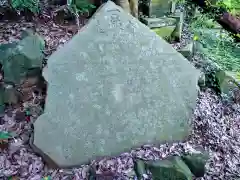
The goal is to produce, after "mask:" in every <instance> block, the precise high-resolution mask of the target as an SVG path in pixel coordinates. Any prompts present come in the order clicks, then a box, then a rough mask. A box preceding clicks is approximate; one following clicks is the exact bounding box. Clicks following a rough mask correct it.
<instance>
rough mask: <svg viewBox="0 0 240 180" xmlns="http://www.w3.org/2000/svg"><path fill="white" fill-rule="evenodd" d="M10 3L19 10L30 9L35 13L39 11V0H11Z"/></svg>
mask: <svg viewBox="0 0 240 180" xmlns="http://www.w3.org/2000/svg"><path fill="white" fill-rule="evenodd" d="M10 5H11V7H12V8H13V9H15V10H17V11H25V10H29V11H31V12H32V13H34V14H37V13H39V10H40V8H39V0H11V1H10Z"/></svg>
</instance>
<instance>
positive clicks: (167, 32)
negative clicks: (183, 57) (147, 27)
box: [151, 26, 176, 42]
mask: <svg viewBox="0 0 240 180" xmlns="http://www.w3.org/2000/svg"><path fill="white" fill-rule="evenodd" d="M175 28H176V26H164V27H159V28H152V29H151V30H153V31H154V32H155V33H156V34H157V35H159V36H160V37H162V38H163V39H165V40H166V41H168V42H170V41H172V33H173V31H174V30H175Z"/></svg>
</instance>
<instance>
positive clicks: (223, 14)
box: [190, 0, 240, 42]
mask: <svg viewBox="0 0 240 180" xmlns="http://www.w3.org/2000/svg"><path fill="white" fill-rule="evenodd" d="M190 2H191V3H194V4H196V5H197V6H199V7H201V8H202V9H203V12H204V13H207V14H213V15H214V17H215V20H216V21H217V22H218V23H219V24H220V25H221V26H222V27H223V28H224V29H225V30H227V31H229V32H230V33H232V34H233V35H234V38H235V40H236V41H237V42H240V19H239V18H237V17H234V16H233V15H232V14H231V13H230V12H228V11H227V9H225V8H223V7H217V6H214V5H209V4H208V3H209V1H207V0H190Z"/></svg>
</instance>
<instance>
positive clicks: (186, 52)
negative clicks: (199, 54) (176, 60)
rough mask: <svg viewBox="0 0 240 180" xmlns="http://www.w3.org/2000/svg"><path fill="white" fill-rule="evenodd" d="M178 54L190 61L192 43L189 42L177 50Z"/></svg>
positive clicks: (192, 49)
mask: <svg viewBox="0 0 240 180" xmlns="http://www.w3.org/2000/svg"><path fill="white" fill-rule="evenodd" d="M178 52H179V53H181V54H182V55H183V56H184V57H185V58H187V59H188V60H191V59H192V57H193V52H194V43H193V42H191V43H189V44H187V45H186V46H184V47H183V48H181V49H179V50H178Z"/></svg>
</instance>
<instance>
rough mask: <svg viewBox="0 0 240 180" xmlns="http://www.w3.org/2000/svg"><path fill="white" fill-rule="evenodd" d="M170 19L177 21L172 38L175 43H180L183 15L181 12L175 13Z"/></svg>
mask: <svg viewBox="0 0 240 180" xmlns="http://www.w3.org/2000/svg"><path fill="white" fill-rule="evenodd" d="M169 17H170V18H174V19H176V21H177V26H176V29H175V30H174V32H173V34H172V38H173V40H174V41H176V42H180V40H181V36H182V29H183V21H184V13H183V12H176V13H175V14H172V15H170V16H169Z"/></svg>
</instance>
